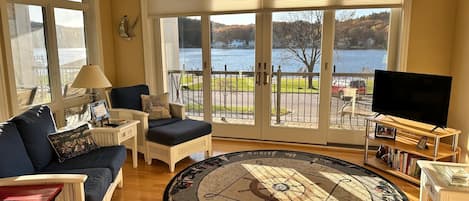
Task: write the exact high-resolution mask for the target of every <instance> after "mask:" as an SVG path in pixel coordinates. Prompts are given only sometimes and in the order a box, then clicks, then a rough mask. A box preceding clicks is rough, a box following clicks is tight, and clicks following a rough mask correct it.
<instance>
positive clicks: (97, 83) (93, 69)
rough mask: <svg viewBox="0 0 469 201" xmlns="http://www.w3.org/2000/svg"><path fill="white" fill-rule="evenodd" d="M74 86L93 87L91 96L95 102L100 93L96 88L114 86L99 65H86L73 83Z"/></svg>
mask: <svg viewBox="0 0 469 201" xmlns="http://www.w3.org/2000/svg"><path fill="white" fill-rule="evenodd" d="M71 87H73V88H88V89H91V90H92V92H91V98H92V101H93V102H95V101H96V99H97V97H98V93H97V92H96V90H95V89H104V88H108V87H112V85H111V82H109V80H108V79H107V78H106V76H105V75H104V73H103V71H101V68H100V67H99V66H98V65H92V64H89V65H84V66H83V67H82V68H81V69H80V72H78V75H77V77H76V78H75V80H73V83H72V85H71Z"/></svg>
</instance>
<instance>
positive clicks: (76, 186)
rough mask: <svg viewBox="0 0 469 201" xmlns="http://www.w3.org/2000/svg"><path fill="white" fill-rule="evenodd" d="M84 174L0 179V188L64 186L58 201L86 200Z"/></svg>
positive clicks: (38, 175)
mask: <svg viewBox="0 0 469 201" xmlns="http://www.w3.org/2000/svg"><path fill="white" fill-rule="evenodd" d="M87 178H88V176H86V175H83V174H36V175H24V176H17V177H7V178H1V179H0V186H26V185H43V184H64V187H63V189H62V192H61V193H60V194H59V196H58V197H57V199H56V200H77V201H84V200H85V187H84V184H85V181H86V179H87Z"/></svg>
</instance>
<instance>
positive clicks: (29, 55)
mask: <svg viewBox="0 0 469 201" xmlns="http://www.w3.org/2000/svg"><path fill="white" fill-rule="evenodd" d="M8 9H9V10H8V11H9V12H8V15H9V16H8V19H9V24H10V36H11V49H12V54H13V66H14V72H15V79H16V92H17V100H18V104H19V107H20V108H22V107H26V106H29V105H34V104H42V103H49V102H51V90H50V82H49V81H50V80H49V65H48V60H47V48H46V37H45V32H44V27H45V26H44V21H43V19H44V15H45V14H44V13H43V8H42V7H40V6H34V5H25V4H16V3H15V4H13V3H10V4H8Z"/></svg>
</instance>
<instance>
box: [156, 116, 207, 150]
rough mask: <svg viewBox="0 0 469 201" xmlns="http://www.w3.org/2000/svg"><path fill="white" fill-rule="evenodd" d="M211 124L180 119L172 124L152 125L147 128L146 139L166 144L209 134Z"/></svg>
mask: <svg viewBox="0 0 469 201" xmlns="http://www.w3.org/2000/svg"><path fill="white" fill-rule="evenodd" d="M211 132H212V126H211V125H210V124H209V123H207V122H204V121H196V120H192V119H185V120H181V121H178V122H175V123H172V124H167V125H163V126H158V127H153V128H150V129H149V130H148V135H147V139H148V140H150V141H152V142H156V143H158V144H164V145H168V146H172V145H177V144H180V143H183V142H187V141H189V140H192V139H195V138H198V137H201V136H204V135H207V134H210V133H211Z"/></svg>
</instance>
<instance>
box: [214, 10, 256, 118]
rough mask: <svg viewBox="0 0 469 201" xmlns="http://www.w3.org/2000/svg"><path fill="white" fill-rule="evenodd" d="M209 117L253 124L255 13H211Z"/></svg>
mask: <svg viewBox="0 0 469 201" xmlns="http://www.w3.org/2000/svg"><path fill="white" fill-rule="evenodd" d="M210 24H211V25H210V32H211V64H212V66H211V67H212V75H211V76H212V77H211V80H212V81H211V91H212V120H213V122H216V123H223V124H241V125H254V122H255V88H256V87H255V86H256V83H255V76H254V75H255V62H256V61H255V56H256V51H255V35H256V14H253V13H249V14H227V15H212V16H210Z"/></svg>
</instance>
